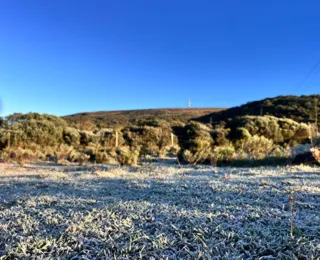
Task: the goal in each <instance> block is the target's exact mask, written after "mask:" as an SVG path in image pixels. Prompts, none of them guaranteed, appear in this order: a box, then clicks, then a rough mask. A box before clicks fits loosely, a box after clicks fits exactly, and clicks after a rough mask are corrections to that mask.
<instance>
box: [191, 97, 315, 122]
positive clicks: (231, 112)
mask: <svg viewBox="0 0 320 260" xmlns="http://www.w3.org/2000/svg"><path fill="white" fill-rule="evenodd" d="M317 97H318V95H311V96H300V97H298V96H279V97H275V98H267V99H263V100H260V101H254V102H249V103H247V104H245V105H242V106H239V107H233V108H230V109H226V110H222V111H219V112H214V113H211V114H208V115H205V116H203V117H198V118H197V119H196V120H197V121H200V122H203V123H210V121H212V123H213V124H217V123H219V122H227V121H228V119H233V118H235V117H241V116H247V115H252V116H261V115H263V116H264V115H271V116H275V117H279V118H290V119H293V120H295V121H297V122H304V123H309V122H310V123H314V122H315V121H316V120H315V103H317V106H318V109H319V110H320V102H315V100H316V98H317ZM318 123H320V122H319V121H318Z"/></svg>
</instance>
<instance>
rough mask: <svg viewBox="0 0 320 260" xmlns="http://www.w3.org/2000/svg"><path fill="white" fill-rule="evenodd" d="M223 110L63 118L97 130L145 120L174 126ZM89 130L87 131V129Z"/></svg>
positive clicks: (127, 112)
mask: <svg viewBox="0 0 320 260" xmlns="http://www.w3.org/2000/svg"><path fill="white" fill-rule="evenodd" d="M221 110H223V109H222V108H171V109H141V110H123V111H101V112H91V113H80V114H75V115H69V116H64V117H63V119H65V120H66V121H67V122H68V124H70V125H72V126H75V127H77V128H79V129H83V130H92V127H97V128H114V127H117V126H120V127H127V126H132V125H138V123H139V122H140V121H145V120H148V121H149V120H154V119H156V120H160V121H161V120H165V121H167V122H169V123H170V124H171V123H172V124H173V125H174V124H175V121H180V122H183V123H186V122H188V121H189V120H190V119H191V118H195V117H201V116H204V115H207V114H209V113H213V112H217V111H221ZM93 125H94V126H93ZM88 128H89V129H88Z"/></svg>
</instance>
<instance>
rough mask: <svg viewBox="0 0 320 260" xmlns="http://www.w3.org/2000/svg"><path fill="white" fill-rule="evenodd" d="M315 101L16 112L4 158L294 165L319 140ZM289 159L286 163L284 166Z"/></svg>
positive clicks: (1, 151) (6, 122) (8, 121)
mask: <svg viewBox="0 0 320 260" xmlns="http://www.w3.org/2000/svg"><path fill="white" fill-rule="evenodd" d="M317 100H318V99H317V96H315V95H314V96H302V97H294V96H286V97H277V98H273V99H265V100H262V101H256V102H251V103H248V104H246V105H243V106H240V107H236V108H231V109H228V110H223V111H218V112H217V111H216V110H218V109H160V110H136V111H114V112H96V113H87V114H78V115H73V116H67V117H64V119H63V118H59V117H55V116H52V115H41V114H38V113H29V114H18V113H16V114H13V115H10V116H8V117H7V118H3V119H1V121H0V156H1V157H2V159H3V160H7V161H10V160H11V161H16V162H18V163H20V164H25V163H27V162H28V161H36V160H48V159H50V160H54V161H55V162H57V163H68V162H77V163H80V164H85V163H87V162H91V163H93V162H96V163H106V164H121V165H123V164H137V163H138V160H139V158H142V157H148V156H153V157H165V156H167V155H169V154H170V155H178V159H179V161H180V162H186V163H192V164H198V163H213V164H217V165H226V164H234V163H236V162H238V163H240V162H245V161H252V160H255V161H263V163H264V162H265V161H269V159H271V161H273V160H274V159H275V158H276V157H279V158H280V159H281V161H282V162H288V160H289V159H290V158H289V157H290V156H291V155H290V153H289V152H288V151H289V149H290V147H293V146H296V145H300V144H304V143H306V142H310V140H311V142H312V143H315V142H316V140H317V135H318V129H319V128H318V127H317V126H316V125H315V124H311V123H312V122H313V123H315V122H317V123H318V122H319V121H318V120H317V119H316V117H315V115H316V114H317V109H316V105H318V103H319V102H318V101H317ZM312 101H313V103H312ZM259 106H262V107H263V109H258V108H259ZM312 106H313V109H312ZM212 110H214V111H216V112H215V113H213V114H209V115H208V116H206V117H202V118H201V117H200V118H199V119H198V120H200V121H207V123H206V124H203V123H201V122H199V121H188V120H189V119H190V118H191V117H192V116H195V115H202V114H203V113H209V112H212ZM257 111H260V114H263V115H260V114H259V113H258V112H257ZM261 111H263V113H261ZM290 111H291V112H290ZM312 116H313V117H312ZM307 123H308V124H307ZM314 137H315V138H314ZM288 156H289V157H288ZM285 158H287V159H288V160H282V159H285Z"/></svg>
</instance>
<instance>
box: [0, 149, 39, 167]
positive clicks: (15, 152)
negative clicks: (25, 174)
mask: <svg viewBox="0 0 320 260" xmlns="http://www.w3.org/2000/svg"><path fill="white" fill-rule="evenodd" d="M1 158H2V159H3V160H4V161H5V162H16V163H18V164H19V165H25V164H27V163H29V162H33V161H37V160H38V156H37V154H36V153H35V152H33V151H32V150H30V149H23V148H21V147H17V148H5V149H4V150H2V151H1Z"/></svg>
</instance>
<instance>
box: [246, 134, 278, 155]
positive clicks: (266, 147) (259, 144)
mask: <svg viewBox="0 0 320 260" xmlns="http://www.w3.org/2000/svg"><path fill="white" fill-rule="evenodd" d="M273 148H274V144H273V142H272V140H270V139H268V138H266V137H264V136H258V135H254V136H252V138H250V139H249V140H248V141H247V142H245V143H244V144H243V147H242V149H243V151H244V152H245V153H247V154H249V155H251V156H252V158H253V159H261V158H263V157H264V156H265V155H266V154H268V153H270V152H271V151H272V149H273Z"/></svg>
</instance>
